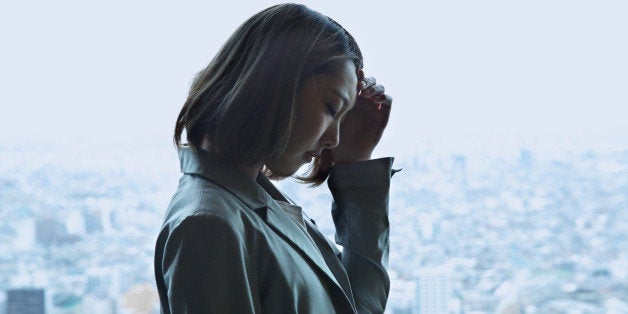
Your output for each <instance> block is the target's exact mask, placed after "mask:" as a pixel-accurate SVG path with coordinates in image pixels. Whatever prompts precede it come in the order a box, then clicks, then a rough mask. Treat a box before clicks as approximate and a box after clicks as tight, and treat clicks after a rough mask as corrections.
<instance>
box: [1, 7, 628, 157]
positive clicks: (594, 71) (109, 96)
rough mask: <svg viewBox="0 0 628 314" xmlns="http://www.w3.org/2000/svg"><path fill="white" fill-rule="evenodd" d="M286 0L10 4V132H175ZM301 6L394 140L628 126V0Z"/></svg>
mask: <svg viewBox="0 0 628 314" xmlns="http://www.w3.org/2000/svg"><path fill="white" fill-rule="evenodd" d="M274 3H277V2H274V1H221V2H216V1H177V2H175V1H169V2H163V1H119V0H115V1H99V2H96V1H64V0H62V1H3V2H2V4H0V39H1V42H2V48H1V49H0V56H1V58H0V86H1V87H0V88H1V92H0V106H1V107H0V108H1V109H0V138H3V139H15V138H37V137H46V138H74V137H82V138H98V139H107V138H112V139H116V138H126V139H129V140H131V141H133V140H136V139H141V138H143V137H145V136H147V135H150V136H153V137H155V138H159V137H162V138H164V139H165V140H166V141H169V137H170V134H171V130H172V127H173V123H174V120H175V117H176V114H177V113H178V110H179V109H180V107H181V105H182V103H183V101H184V99H185V97H186V94H187V90H188V88H189V84H190V82H191V80H192V78H193V76H194V74H195V73H196V72H197V71H199V70H200V69H201V68H202V67H204V66H205V65H206V64H207V63H208V62H209V60H210V59H211V57H212V56H213V55H214V53H215V52H216V51H217V49H218V47H219V46H221V45H222V43H223V42H224V41H225V40H226V38H227V37H228V36H229V35H230V34H231V33H232V32H233V31H234V30H235V28H236V27H237V26H238V25H239V24H240V23H242V22H243V21H244V20H245V19H246V18H248V17H249V16H250V15H252V14H254V13H255V12H257V11H259V10H261V9H263V8H265V7H267V6H269V5H271V4H274ZM304 3H305V4H307V5H309V6H310V7H311V8H313V9H316V10H319V11H321V12H323V13H325V14H327V15H329V16H331V17H333V18H334V19H336V20H337V21H338V22H340V23H341V24H343V25H344V26H345V28H347V29H348V30H349V31H350V32H351V33H352V34H353V35H354V36H355V37H356V39H357V41H358V43H359V44H360V45H361V48H362V50H363V52H364V55H365V63H366V65H365V70H366V71H367V73H369V74H371V75H374V76H376V77H377V78H378V79H379V81H380V82H381V83H383V84H384V85H385V86H386V87H387V89H388V91H389V93H390V94H391V95H392V96H393V97H394V104H393V106H394V109H393V116H392V119H391V124H390V127H389V130H388V131H387V133H386V137H385V141H386V142H387V143H388V144H387V145H394V146H398V147H402V146H403V145H404V143H405V141H406V140H407V139H410V138H412V139H418V140H439V139H440V138H446V137H455V138H462V139H465V138H474V139H478V138H479V139H480V140H481V139H482V138H483V136H487V135H491V134H492V135H495V134H497V135H501V136H506V137H507V136H515V135H517V136H520V135H525V136H528V135H535V136H541V137H546V136H548V137H551V136H554V135H556V134H562V135H567V136H569V135H574V136H579V135H577V134H600V135H599V136H606V135H608V134H613V133H615V134H617V133H622V134H628V122H627V121H628V57H626V56H628V18H626V17H627V16H628V2H627V1H624V0H621V1H619V0H618V1H548V0H544V1H468V0H465V1H457V0H452V1H403V2H401V1H398V2H392V1H391V2H384V1H377V2H376V1H306V2H304ZM391 143H392V144H391Z"/></svg>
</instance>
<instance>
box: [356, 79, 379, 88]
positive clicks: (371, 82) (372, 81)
mask: <svg viewBox="0 0 628 314" xmlns="http://www.w3.org/2000/svg"><path fill="white" fill-rule="evenodd" d="M375 83H376V80H375V78H374V77H372V76H369V77H364V78H362V79H361V80H360V86H359V88H360V90H363V89H366V88H369V87H371V86H373V85H375Z"/></svg>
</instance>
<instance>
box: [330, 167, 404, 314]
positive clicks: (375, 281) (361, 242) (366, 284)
mask: <svg viewBox="0 0 628 314" xmlns="http://www.w3.org/2000/svg"><path fill="white" fill-rule="evenodd" d="M393 160H394V159H393V158H381V159H374V160H369V161H364V162H359V163H347V164H338V165H335V166H334V167H333V168H332V170H331V173H330V176H329V179H328V185H329V188H330V191H331V193H332V196H333V198H334V202H333V204H332V217H333V220H334V224H335V226H336V243H338V244H339V245H341V246H343V250H342V254H341V260H342V264H343V265H344V267H345V269H346V271H347V275H348V276H349V280H350V283H351V290H352V291H353V295H354V299H355V301H356V307H357V309H358V312H359V313H383V312H384V309H385V307H386V301H387V299H388V292H389V290H390V280H389V277H388V272H387V267H388V252H389V222H388V195H389V188H390V178H391V176H392V174H393V173H394V170H392V169H391V167H392V163H393Z"/></svg>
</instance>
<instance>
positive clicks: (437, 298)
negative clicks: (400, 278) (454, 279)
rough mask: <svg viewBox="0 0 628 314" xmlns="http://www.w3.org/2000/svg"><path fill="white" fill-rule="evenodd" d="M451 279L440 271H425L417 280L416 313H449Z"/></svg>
mask: <svg viewBox="0 0 628 314" xmlns="http://www.w3.org/2000/svg"><path fill="white" fill-rule="evenodd" d="M451 292H452V285H451V277H450V276H449V275H447V274H446V273H444V272H442V271H425V272H423V273H422V274H421V275H419V278H418V280H417V287H416V293H417V299H416V312H417V313H419V314H424V313H430V314H447V313H449V299H450V298H451Z"/></svg>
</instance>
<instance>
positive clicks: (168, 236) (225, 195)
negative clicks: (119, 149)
mask: <svg viewBox="0 0 628 314" xmlns="http://www.w3.org/2000/svg"><path fill="white" fill-rule="evenodd" d="M179 158H180V161H181V171H182V172H183V176H182V178H181V179H180V181H179V187H178V190H177V191H176V193H175V194H174V196H173V197H172V201H171V203H170V205H169V207H168V210H167V212H166V214H165V221H164V224H163V226H162V228H161V231H160V233H159V236H158V238H157V245H156V249H155V277H156V281H157V288H158V291H159V297H160V301H161V310H162V313H282V314H283V313H382V312H383V311H384V308H385V306H386V300H387V297H388V291H389V285H390V282H389V278H388V273H387V271H386V267H387V264H388V248H389V241H388V233H389V224H388V192H389V184H390V177H391V174H392V172H391V165H392V162H393V158H382V159H376V160H370V161H365V162H361V163H354V164H342V165H336V166H334V168H333V169H332V172H331V175H330V177H329V179H328V185H329V188H330V190H331V192H332V195H333V198H334V202H333V204H332V216H333V219H334V223H335V227H336V242H337V243H338V244H339V245H341V246H343V251H342V253H340V251H338V250H337V249H336V247H335V246H334V245H333V244H331V243H329V242H328V241H327V240H326V238H325V237H324V236H323V235H322V234H321V233H320V232H319V231H318V229H317V227H316V225H315V224H314V221H307V222H306V224H307V226H306V227H307V232H308V233H309V235H310V236H311V238H312V239H313V240H314V243H312V241H310V240H309V239H308V238H307V236H305V234H304V233H303V231H302V230H301V229H299V227H298V226H297V225H296V224H295V222H294V221H293V220H292V219H291V218H290V217H289V216H288V214H287V213H285V212H284V210H283V209H282V208H281V207H280V205H279V204H277V202H276V201H275V200H276V199H279V200H283V199H282V197H283V196H282V194H281V193H280V192H279V191H277V190H276V189H275V188H274V186H273V185H272V184H271V183H270V182H269V181H268V179H266V177H265V176H263V175H260V176H259V177H258V183H257V184H256V183H255V182H253V181H252V180H251V179H249V178H248V177H246V176H245V175H244V174H243V173H242V172H241V171H239V170H238V169H237V168H235V167H233V166H230V165H228V164H224V163H221V162H219V161H217V160H216V159H215V158H213V157H212V156H211V155H209V154H207V153H206V152H202V151H201V152H199V153H198V154H197V153H194V152H193V151H192V150H191V149H190V148H182V149H180V150H179ZM314 244H315V245H316V246H315V245H314Z"/></svg>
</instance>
